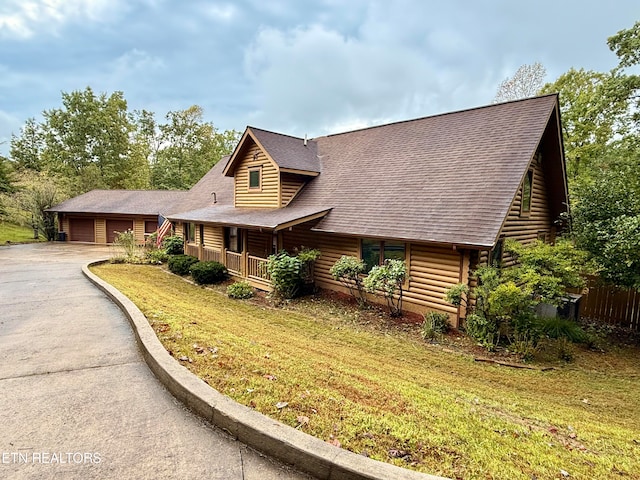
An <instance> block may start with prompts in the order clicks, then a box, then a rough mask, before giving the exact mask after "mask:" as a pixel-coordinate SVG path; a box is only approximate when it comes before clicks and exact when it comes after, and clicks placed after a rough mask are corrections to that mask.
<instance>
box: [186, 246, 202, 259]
mask: <svg viewBox="0 0 640 480" xmlns="http://www.w3.org/2000/svg"><path fill="white" fill-rule="evenodd" d="M199 250H200V249H199V248H198V245H191V244H189V243H187V244H185V246H184V253H185V254H186V255H191V256H192V257H199V255H198V252H199Z"/></svg>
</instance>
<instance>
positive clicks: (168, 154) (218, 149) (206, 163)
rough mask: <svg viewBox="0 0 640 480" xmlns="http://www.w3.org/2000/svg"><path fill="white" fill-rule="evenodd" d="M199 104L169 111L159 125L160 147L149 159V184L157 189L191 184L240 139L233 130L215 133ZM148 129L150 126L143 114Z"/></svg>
mask: <svg viewBox="0 0 640 480" xmlns="http://www.w3.org/2000/svg"><path fill="white" fill-rule="evenodd" d="M202 115H203V111H202V108H201V107H199V106H197V105H193V106H191V107H189V108H187V109H186V110H179V111H175V112H169V113H168V114H167V115H166V120H167V122H166V123H165V124H162V125H159V126H158V127H157V129H158V135H159V142H158V145H159V148H158V149H157V150H156V151H155V158H153V159H152V184H153V187H154V188H159V189H188V188H191V187H192V186H193V185H194V184H195V183H196V182H197V181H198V180H200V179H201V178H202V177H203V176H204V174H205V173H207V172H208V171H209V170H210V169H211V167H213V165H215V164H216V163H217V162H218V160H220V158H222V157H223V156H224V155H227V154H229V153H230V152H231V150H232V149H233V147H234V146H235V144H236V143H237V141H238V139H239V134H238V132H235V131H233V130H230V131H225V132H222V133H218V132H217V130H216V128H215V127H214V126H213V124H212V123H210V122H204V121H203V119H202ZM145 121H146V122H147V125H146V127H147V130H148V131H149V129H150V128H151V121H150V119H148V118H146V119H145Z"/></svg>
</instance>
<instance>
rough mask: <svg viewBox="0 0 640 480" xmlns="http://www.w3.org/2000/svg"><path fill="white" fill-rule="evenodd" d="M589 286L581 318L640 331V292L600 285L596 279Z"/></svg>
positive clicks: (583, 300)
mask: <svg viewBox="0 0 640 480" xmlns="http://www.w3.org/2000/svg"><path fill="white" fill-rule="evenodd" d="M587 286H588V288H589V290H588V293H587V294H586V295H584V296H583V297H582V300H581V301H580V317H582V318H586V319H589V320H595V321H598V322H602V323H606V324H609V325H615V326H618V327H622V328H628V329H631V330H635V331H640V291H638V290H633V289H629V290H627V289H623V288H617V287H612V286H608V285H599V284H598V283H597V281H596V279H590V280H589V281H588V285H587Z"/></svg>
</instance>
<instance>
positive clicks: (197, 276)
mask: <svg viewBox="0 0 640 480" xmlns="http://www.w3.org/2000/svg"><path fill="white" fill-rule="evenodd" d="M190 271H191V276H192V277H193V281H194V282H196V283H197V284H198V285H211V284H213V283H218V282H221V281H223V280H225V279H226V278H227V276H228V274H229V272H227V267H225V266H224V265H222V264H221V263H220V262H198V263H194V264H193V265H191V270H190Z"/></svg>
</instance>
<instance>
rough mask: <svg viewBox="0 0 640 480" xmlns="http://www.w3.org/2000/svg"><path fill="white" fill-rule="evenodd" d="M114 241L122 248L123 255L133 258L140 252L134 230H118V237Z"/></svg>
mask: <svg viewBox="0 0 640 480" xmlns="http://www.w3.org/2000/svg"><path fill="white" fill-rule="evenodd" d="M113 243H114V244H115V245H116V246H117V247H118V248H120V249H121V250H122V253H123V256H124V257H125V258H128V259H132V258H133V257H135V256H136V255H137V253H138V245H136V238H135V235H134V234H133V230H127V231H125V232H116V238H115V240H114V241H113Z"/></svg>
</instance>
